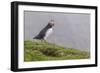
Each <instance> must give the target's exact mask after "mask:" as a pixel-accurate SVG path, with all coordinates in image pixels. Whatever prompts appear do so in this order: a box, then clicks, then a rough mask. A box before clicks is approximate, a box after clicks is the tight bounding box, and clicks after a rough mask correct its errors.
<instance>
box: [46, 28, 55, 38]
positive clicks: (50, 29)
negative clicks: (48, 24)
mask: <svg viewBox="0 0 100 73" xmlns="http://www.w3.org/2000/svg"><path fill="white" fill-rule="evenodd" d="M52 32H53V29H52V28H49V29H48V30H47V32H46V35H45V37H44V39H45V40H46V38H47V37H48V36H49V35H50V34H51V33H52Z"/></svg>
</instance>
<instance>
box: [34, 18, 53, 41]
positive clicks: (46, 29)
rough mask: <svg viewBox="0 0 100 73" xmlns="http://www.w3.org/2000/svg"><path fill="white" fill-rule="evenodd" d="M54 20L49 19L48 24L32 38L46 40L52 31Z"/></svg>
mask: <svg viewBox="0 0 100 73" xmlns="http://www.w3.org/2000/svg"><path fill="white" fill-rule="evenodd" d="M53 26H54V20H50V21H49V22H48V24H47V25H46V26H45V27H44V28H43V29H42V30H41V31H40V32H39V34H38V35H36V36H35V37H33V39H38V40H46V39H47V38H48V36H49V35H51V34H52V33H53Z"/></svg>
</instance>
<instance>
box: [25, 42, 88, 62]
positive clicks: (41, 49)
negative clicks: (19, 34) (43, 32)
mask: <svg viewBox="0 0 100 73" xmlns="http://www.w3.org/2000/svg"><path fill="white" fill-rule="evenodd" d="M88 58H90V54H89V52H85V51H80V50H77V49H74V48H65V47H62V46H58V45H55V44H51V43H48V42H46V41H43V40H34V41H24V61H26V62H29V61H47V60H69V59H88Z"/></svg>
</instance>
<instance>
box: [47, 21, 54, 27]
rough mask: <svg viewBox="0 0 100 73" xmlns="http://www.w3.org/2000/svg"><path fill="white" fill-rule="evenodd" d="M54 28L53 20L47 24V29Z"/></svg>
mask: <svg viewBox="0 0 100 73" xmlns="http://www.w3.org/2000/svg"><path fill="white" fill-rule="evenodd" d="M53 26H54V20H50V22H49V23H48V27H50V28H51V27H53Z"/></svg>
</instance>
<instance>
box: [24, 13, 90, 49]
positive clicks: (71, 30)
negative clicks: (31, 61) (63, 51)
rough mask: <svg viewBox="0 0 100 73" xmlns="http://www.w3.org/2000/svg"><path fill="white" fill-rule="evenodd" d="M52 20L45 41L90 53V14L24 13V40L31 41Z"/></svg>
mask: <svg viewBox="0 0 100 73" xmlns="http://www.w3.org/2000/svg"><path fill="white" fill-rule="evenodd" d="M51 19H53V20H54V21H55V25H54V27H53V33H52V34H51V35H50V36H49V37H48V38H47V41H48V42H50V43H54V44H57V45H60V46H63V47H68V48H76V49H80V50H85V51H90V14H86V13H85V14H82V13H81V14H80V13H56V12H36V11H35V12H34V11H24V40H33V37H35V36H36V35H37V34H38V33H39V32H40V31H41V30H42V29H43V28H44V27H45V26H46V25H47V24H48V22H49V21H50V20H51Z"/></svg>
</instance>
